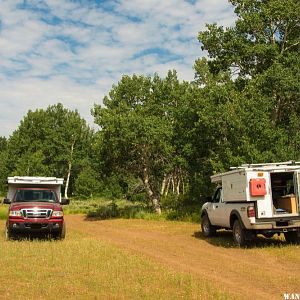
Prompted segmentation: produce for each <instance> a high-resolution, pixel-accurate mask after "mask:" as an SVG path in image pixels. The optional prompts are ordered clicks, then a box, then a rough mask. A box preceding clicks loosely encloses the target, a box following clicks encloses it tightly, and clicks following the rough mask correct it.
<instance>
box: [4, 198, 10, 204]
mask: <svg viewBox="0 0 300 300" xmlns="http://www.w3.org/2000/svg"><path fill="white" fill-rule="evenodd" d="M3 203H4V204H10V203H11V201H10V199H8V198H4V199H3Z"/></svg>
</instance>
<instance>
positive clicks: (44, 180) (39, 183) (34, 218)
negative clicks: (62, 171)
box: [3, 176, 69, 240]
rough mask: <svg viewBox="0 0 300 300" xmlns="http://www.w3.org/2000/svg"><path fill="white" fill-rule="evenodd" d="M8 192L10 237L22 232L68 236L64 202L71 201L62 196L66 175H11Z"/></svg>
mask: <svg viewBox="0 0 300 300" xmlns="http://www.w3.org/2000/svg"><path fill="white" fill-rule="evenodd" d="M7 181H8V193H7V198H5V199H4V200H3V203H5V204H9V205H10V206H9V211H8V219H7V221H6V226H5V232H6V238H7V239H8V240H9V239H12V238H15V237H18V236H19V235H22V234H27V235H30V236H32V235H37V234H44V235H47V236H52V237H53V238H55V239H64V238H65V235H66V226H65V221H64V214H63V209H62V205H65V204H69V200H68V199H62V198H61V186H62V184H63V179H62V178H55V177H20V176H15V177H8V180H7Z"/></svg>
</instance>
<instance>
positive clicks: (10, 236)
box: [5, 226, 14, 241]
mask: <svg viewBox="0 0 300 300" xmlns="http://www.w3.org/2000/svg"><path fill="white" fill-rule="evenodd" d="M5 239H6V240H7V241H10V240H13V239H14V235H13V233H12V232H11V230H10V229H9V228H8V227H7V226H5Z"/></svg>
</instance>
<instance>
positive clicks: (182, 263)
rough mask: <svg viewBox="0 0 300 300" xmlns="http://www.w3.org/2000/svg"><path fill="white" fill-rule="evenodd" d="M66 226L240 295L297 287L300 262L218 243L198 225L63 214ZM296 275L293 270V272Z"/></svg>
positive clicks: (275, 295) (271, 295)
mask: <svg viewBox="0 0 300 300" xmlns="http://www.w3.org/2000/svg"><path fill="white" fill-rule="evenodd" d="M66 220H67V226H68V228H69V229H71V230H75V231H79V232H81V233H84V234H87V235H90V236H93V237H95V238H98V239H101V240H103V241H106V242H109V243H112V244H114V245H117V246H119V247H121V248H124V249H126V250H130V251H132V252H133V253H135V254H142V255H143V256H145V257H147V258H150V259H152V260H154V261H156V262H159V263H160V264H163V265H164V266H166V267H168V268H172V269H174V270H176V271H180V272H185V273H189V274H191V275H193V276H196V277H198V278H199V280H201V278H203V279H205V280H208V281H209V282H212V283H213V284H214V285H215V286H216V287H220V288H221V289H224V290H226V291H228V292H230V293H233V294H236V295H237V296H239V297H241V298H243V299H283V293H284V292H287V291H288V292H291V291H294V292H297V291H299V290H298V288H299V281H298V280H296V276H297V275H296V274H298V275H299V274H300V266H295V265H294V264H293V263H292V262H290V263H289V262H283V261H279V260H278V259H277V258H276V257H273V256H272V255H265V254H264V253H260V252H258V251H255V249H254V250H252V249H239V248H224V247H218V246H215V245H212V244H210V243H208V242H207V241H206V240H203V239H201V238H197V237H195V235H194V233H195V232H197V231H198V230H199V226H198V225H195V224H189V223H177V222H158V221H145V220H122V219H117V220H105V221H92V220H87V219H85V217H84V216H80V215H70V216H66ZM298 277H299V276H298Z"/></svg>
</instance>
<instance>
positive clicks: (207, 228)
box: [201, 214, 216, 237]
mask: <svg viewBox="0 0 300 300" xmlns="http://www.w3.org/2000/svg"><path fill="white" fill-rule="evenodd" d="M201 229H202V233H203V235H204V236H205V237H210V236H213V235H214V234H215V233H216V229H215V228H214V226H212V225H211V223H210V221H209V218H208V216H207V215H206V214H205V215H204V216H203V217H202V219H201Z"/></svg>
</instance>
